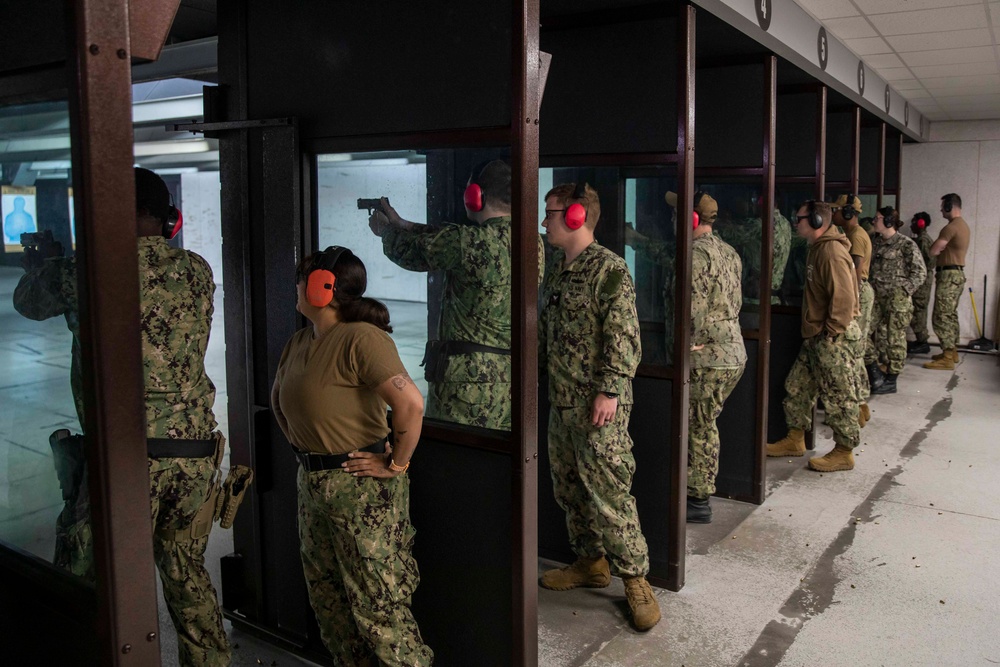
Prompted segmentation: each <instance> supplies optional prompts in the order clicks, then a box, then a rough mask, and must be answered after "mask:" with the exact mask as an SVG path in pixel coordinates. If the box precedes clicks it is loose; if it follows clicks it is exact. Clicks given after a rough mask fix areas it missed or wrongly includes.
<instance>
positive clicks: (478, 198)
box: [462, 160, 492, 213]
mask: <svg viewBox="0 0 1000 667" xmlns="http://www.w3.org/2000/svg"><path fill="white" fill-rule="evenodd" d="M490 162H492V160H487V161H485V162H480V163H479V164H477V165H476V166H475V167H474V168H473V169H472V176H471V177H470V178H469V184H468V185H467V186H466V187H465V192H464V193H463V194H462V201H464V202H465V208H467V209H469V210H470V211H473V212H476V213H478V212H479V211H482V210H483V208H485V206H486V195H485V194H484V193H483V186H481V185H479V183H478V182H477V181H479V179H480V177H481V176H482V175H483V169H485V168H486V165H488V164H489V163H490Z"/></svg>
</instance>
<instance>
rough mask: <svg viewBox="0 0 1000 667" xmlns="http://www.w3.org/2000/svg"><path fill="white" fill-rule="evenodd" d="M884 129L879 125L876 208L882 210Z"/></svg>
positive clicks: (883, 192) (883, 124)
mask: <svg viewBox="0 0 1000 667" xmlns="http://www.w3.org/2000/svg"><path fill="white" fill-rule="evenodd" d="M885 128H886V124H885V123H884V122H882V123H879V133H878V204H877V208H882V206H883V204H882V198H883V197H884V195H885V149H886V146H885ZM893 208H895V207H893Z"/></svg>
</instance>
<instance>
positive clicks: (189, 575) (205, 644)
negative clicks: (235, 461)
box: [149, 457, 232, 667]
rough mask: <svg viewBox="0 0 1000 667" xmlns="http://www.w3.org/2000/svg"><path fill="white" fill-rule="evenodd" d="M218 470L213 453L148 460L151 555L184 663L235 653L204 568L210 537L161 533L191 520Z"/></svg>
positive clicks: (218, 661)
mask: <svg viewBox="0 0 1000 667" xmlns="http://www.w3.org/2000/svg"><path fill="white" fill-rule="evenodd" d="M214 472H215V460H214V458H212V457H208V458H162V459H149V486H150V493H149V499H150V505H151V509H152V516H153V556H154V559H155V561H156V567H157V569H158V570H159V571H160V580H161V581H162V582H163V598H164V600H166V603H167V608H168V609H169V611H170V620H171V621H173V624H174V628H176V629H177V644H178V655H179V658H180V664H181V665H184V666H185V667H186V666H188V665H191V666H195V665H197V666H202V665H209V666H212V667H214V666H216V665H218V666H220V667H224V666H226V665H229V662H230V660H231V658H232V651H231V650H230V647H229V640H228V639H227V637H226V631H225V630H224V629H223V627H222V613H221V612H220V611H219V604H218V598H217V597H216V594H215V588H214V587H213V586H212V580H211V579H210V578H209V576H208V572H207V571H206V570H205V547H206V546H208V536H205V537H201V538H198V539H191V538H181V539H177V540H174V539H165V537H164V536H163V535H161V534H160V531H173V530H178V529H183V528H185V527H187V526H190V525H191V522H192V521H193V520H194V517H195V515H196V514H197V513H198V510H199V509H200V508H201V506H202V504H203V503H204V502H205V499H206V498H208V495H209V493H210V491H211V480H212V475H213V474H214Z"/></svg>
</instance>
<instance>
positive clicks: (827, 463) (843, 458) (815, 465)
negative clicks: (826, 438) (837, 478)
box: [809, 445, 854, 472]
mask: <svg viewBox="0 0 1000 667" xmlns="http://www.w3.org/2000/svg"><path fill="white" fill-rule="evenodd" d="M809 467H810V468H812V469H813V470H818V471H820V472H836V471H837V470H854V452H852V451H851V450H850V449H848V448H847V447H842V446H840V445H834V447H833V449H832V450H830V452H829V453H828V454H827V455H826V456H817V457H816V458H812V459H809Z"/></svg>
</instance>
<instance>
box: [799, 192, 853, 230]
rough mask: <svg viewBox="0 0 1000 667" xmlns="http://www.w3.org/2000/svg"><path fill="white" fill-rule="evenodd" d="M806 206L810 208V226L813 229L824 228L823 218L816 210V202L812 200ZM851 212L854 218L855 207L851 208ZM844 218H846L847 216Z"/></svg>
mask: <svg viewBox="0 0 1000 667" xmlns="http://www.w3.org/2000/svg"><path fill="white" fill-rule="evenodd" d="M852 201H853V200H852ZM806 206H807V207H808V208H807V210H808V212H809V226H810V227H812V228H813V229H819V228H821V227H822V226H823V216H821V215H820V214H819V211H817V210H816V200H815V199H810V200H809V201H807V202H806ZM851 211H852V214H851V217H853V216H854V214H853V211H854V207H853V206H852V207H851ZM844 217H845V218H846V217H847V216H844ZM848 219H849V218H848Z"/></svg>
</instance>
